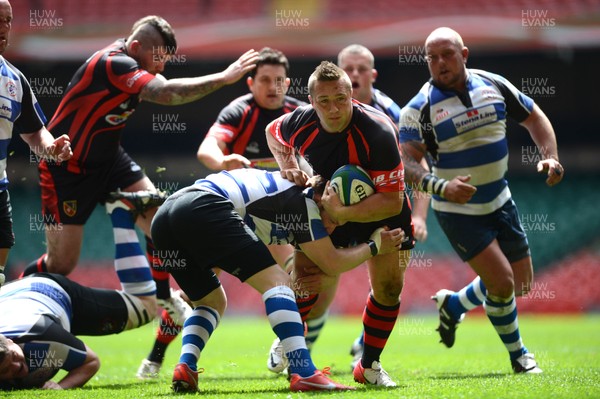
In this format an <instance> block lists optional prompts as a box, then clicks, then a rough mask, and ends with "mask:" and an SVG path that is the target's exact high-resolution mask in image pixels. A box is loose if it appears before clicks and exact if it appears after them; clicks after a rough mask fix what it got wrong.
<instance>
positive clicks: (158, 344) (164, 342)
mask: <svg viewBox="0 0 600 399" xmlns="http://www.w3.org/2000/svg"><path fill="white" fill-rule="evenodd" d="M181 329H182V327H181V326H179V325H177V324H175V322H174V321H173V319H172V318H171V316H169V313H167V311H166V310H163V311H162V313H161V315H160V325H159V326H158V330H157V331H156V340H155V341H154V346H153V347H152V351H151V352H150V355H148V360H150V361H151V362H156V363H162V362H163V360H164V358H165V352H166V351H167V347H168V346H169V344H170V343H171V342H173V341H174V340H175V338H177V335H178V334H179V333H180V332H181Z"/></svg>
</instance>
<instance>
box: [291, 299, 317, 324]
mask: <svg viewBox="0 0 600 399" xmlns="http://www.w3.org/2000/svg"><path fill="white" fill-rule="evenodd" d="M317 299H319V294H314V295H307V296H306V297H299V296H296V305H297V306H298V311H299V312H300V317H301V318H302V321H303V322H305V321H306V317H308V314H309V313H310V311H311V309H312V308H313V306H315V303H316V302H317Z"/></svg>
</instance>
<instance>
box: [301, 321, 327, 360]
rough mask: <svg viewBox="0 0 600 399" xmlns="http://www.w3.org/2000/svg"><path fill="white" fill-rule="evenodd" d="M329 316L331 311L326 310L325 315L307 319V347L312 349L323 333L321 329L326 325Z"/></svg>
mask: <svg viewBox="0 0 600 399" xmlns="http://www.w3.org/2000/svg"><path fill="white" fill-rule="evenodd" d="M327 316H329V311H327V312H325V314H324V315H323V316H320V317H317V318H316V319H311V320H306V337H305V339H306V347H307V348H308V350H309V351H310V350H311V349H312V346H313V345H314V343H315V341H316V340H317V338H319V335H320V334H321V330H322V329H323V327H324V326H325V322H326V321H327Z"/></svg>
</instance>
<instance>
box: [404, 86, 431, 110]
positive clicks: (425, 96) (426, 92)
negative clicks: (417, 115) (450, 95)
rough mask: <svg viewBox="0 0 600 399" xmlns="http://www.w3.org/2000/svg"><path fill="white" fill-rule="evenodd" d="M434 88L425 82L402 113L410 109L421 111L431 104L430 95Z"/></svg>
mask: <svg viewBox="0 0 600 399" xmlns="http://www.w3.org/2000/svg"><path fill="white" fill-rule="evenodd" d="M434 88H435V86H433V85H432V84H431V82H430V81H427V82H425V83H424V84H423V86H421V88H420V89H419V91H418V92H417V94H415V95H414V96H413V98H411V99H410V100H409V101H408V103H406V105H405V106H404V107H403V108H402V113H404V112H405V111H407V110H410V109H414V110H418V111H421V110H422V109H423V108H424V107H425V106H426V105H427V103H429V101H430V93H431V90H433V89H434Z"/></svg>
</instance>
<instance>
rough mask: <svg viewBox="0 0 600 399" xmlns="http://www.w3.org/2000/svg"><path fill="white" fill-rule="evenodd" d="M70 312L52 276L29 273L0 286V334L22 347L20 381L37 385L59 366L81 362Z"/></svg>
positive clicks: (81, 348)
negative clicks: (23, 373) (23, 361)
mask: <svg viewBox="0 0 600 399" xmlns="http://www.w3.org/2000/svg"><path fill="white" fill-rule="evenodd" d="M71 315H72V303H71V298H70V297H69V295H68V294H67V292H66V291H65V290H64V289H63V288H62V287H61V286H60V285H59V284H58V283H57V282H56V281H54V280H52V279H51V278H46V277H37V276H31V277H26V278H23V279H20V280H14V281H12V282H10V283H8V284H6V285H3V286H2V289H1V290H0V334H2V335H4V336H5V337H7V338H10V339H11V340H13V341H14V342H15V343H17V344H18V345H19V346H20V347H21V348H22V349H23V353H24V355H25V359H26V363H27V366H28V368H29V373H28V375H27V377H25V378H23V379H22V380H21V381H20V382H19V384H21V385H23V386H26V387H32V386H37V384H38V383H39V382H41V383H43V382H44V381H46V380H48V379H49V378H50V377H52V375H54V374H55V373H56V372H57V371H58V370H59V369H64V370H72V369H74V368H77V367H79V366H81V365H82V364H83V363H84V361H85V358H86V350H85V345H84V344H83V342H81V341H80V340H79V339H78V338H76V337H75V336H73V335H72V334H71V333H70V329H71Z"/></svg>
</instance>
